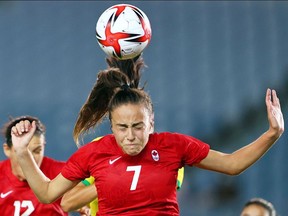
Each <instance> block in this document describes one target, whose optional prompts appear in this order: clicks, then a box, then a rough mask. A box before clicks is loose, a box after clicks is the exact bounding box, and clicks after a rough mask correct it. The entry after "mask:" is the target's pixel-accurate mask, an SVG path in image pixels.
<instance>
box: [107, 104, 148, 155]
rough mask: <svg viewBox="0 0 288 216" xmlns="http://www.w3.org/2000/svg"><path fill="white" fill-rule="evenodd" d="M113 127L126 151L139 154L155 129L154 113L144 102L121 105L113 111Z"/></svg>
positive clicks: (129, 153) (130, 153) (117, 138)
mask: <svg viewBox="0 0 288 216" xmlns="http://www.w3.org/2000/svg"><path fill="white" fill-rule="evenodd" d="M111 128H112V131H113V134H114V136H115V138H116V141H117V143H118V145H119V146H120V147H121V148H122V150H123V151H124V153H126V154H128V155H131V156H133V155H137V154H139V153H140V152H141V151H142V150H143V149H144V147H145V146H146V144H147V142H148V139H149V134H150V133H151V132H152V131H153V118H152V114H151V113H150V112H149V111H148V109H147V108H146V107H145V106H144V105H142V104H139V105H135V104H125V105H121V106H119V107H117V108H116V109H114V110H113V112H112V113H111Z"/></svg>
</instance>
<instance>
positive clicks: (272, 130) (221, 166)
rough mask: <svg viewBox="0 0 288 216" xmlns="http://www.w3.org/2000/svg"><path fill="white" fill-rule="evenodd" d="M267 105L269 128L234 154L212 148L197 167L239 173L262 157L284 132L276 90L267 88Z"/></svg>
mask: <svg viewBox="0 0 288 216" xmlns="http://www.w3.org/2000/svg"><path fill="white" fill-rule="evenodd" d="M265 101H266V107H267V116H268V121H269V129H268V130H267V131H266V132H265V133H264V134H262V135H261V136H260V137H259V138H258V139H256V140H255V141H254V142H252V143H250V144H248V145H246V146H244V147H243V148H240V149H239V150H237V151H235V152H233V153H232V154H225V153H222V152H218V151H214V150H210V151H209V153H208V156H207V157H206V158H205V159H203V160H202V161H201V162H200V163H199V164H197V165H196V166H197V167H200V168H203V169H208V170H213V171H217V172H221V173H225V174H229V175H238V174H240V173H241V172H243V171H244V170H246V169H247V168H248V167H250V166H251V165H252V164H254V163H255V162H256V161H257V160H258V159H260V158H261V157H262V156H263V155H264V154H265V153H266V152H267V151H268V150H269V149H270V147H271V146H272V145H273V144H274V143H275V142H276V141H277V140H278V138H279V137H280V136H281V135H282V133H283V132H284V119H283V115H282V112H281V106H280V101H279V99H278V97H277V94H276V91H275V90H273V91H271V90H270V89H267V92H266V99H265Z"/></svg>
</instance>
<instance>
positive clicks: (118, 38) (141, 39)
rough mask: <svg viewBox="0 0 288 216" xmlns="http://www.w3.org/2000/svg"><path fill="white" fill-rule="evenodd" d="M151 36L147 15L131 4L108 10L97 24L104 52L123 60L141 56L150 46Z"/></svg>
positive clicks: (119, 5)
mask: <svg viewBox="0 0 288 216" xmlns="http://www.w3.org/2000/svg"><path fill="white" fill-rule="evenodd" d="M151 34H152V31H151V25H150V21H149V19H148V17H147V16H146V14H145V13H144V12H143V11H142V10H140V9H139V8H137V7H135V6H133V5H130V4H118V5H114V6H112V7H110V8H108V9H107V10H105V11H104V12H103V13H102V14H101V16H100V17H99V19H98V21H97V23H96V38H97V40H98V43H99V45H100V47H101V48H102V50H103V51H104V52H105V53H106V54H107V55H109V56H113V57H116V58H118V59H121V60H124V59H131V58H134V57H136V56H138V55H140V54H141V53H142V52H143V50H144V49H145V48H146V47H147V45H148V44H149V42H150V40H151Z"/></svg>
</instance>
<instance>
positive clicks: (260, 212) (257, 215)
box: [241, 204, 269, 216]
mask: <svg viewBox="0 0 288 216" xmlns="http://www.w3.org/2000/svg"><path fill="white" fill-rule="evenodd" d="M241 216H269V212H268V211H267V209H265V208H264V207H262V206H260V205H255V204H252V205H249V206H247V207H245V208H244V209H243V211H242V213H241Z"/></svg>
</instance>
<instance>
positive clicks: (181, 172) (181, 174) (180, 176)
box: [176, 167, 184, 190]
mask: <svg viewBox="0 0 288 216" xmlns="http://www.w3.org/2000/svg"><path fill="white" fill-rule="evenodd" d="M183 179H184V167H182V168H181V169H179V170H178V176H177V186H176V187H177V190H180V188H181V186H182V183H183Z"/></svg>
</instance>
